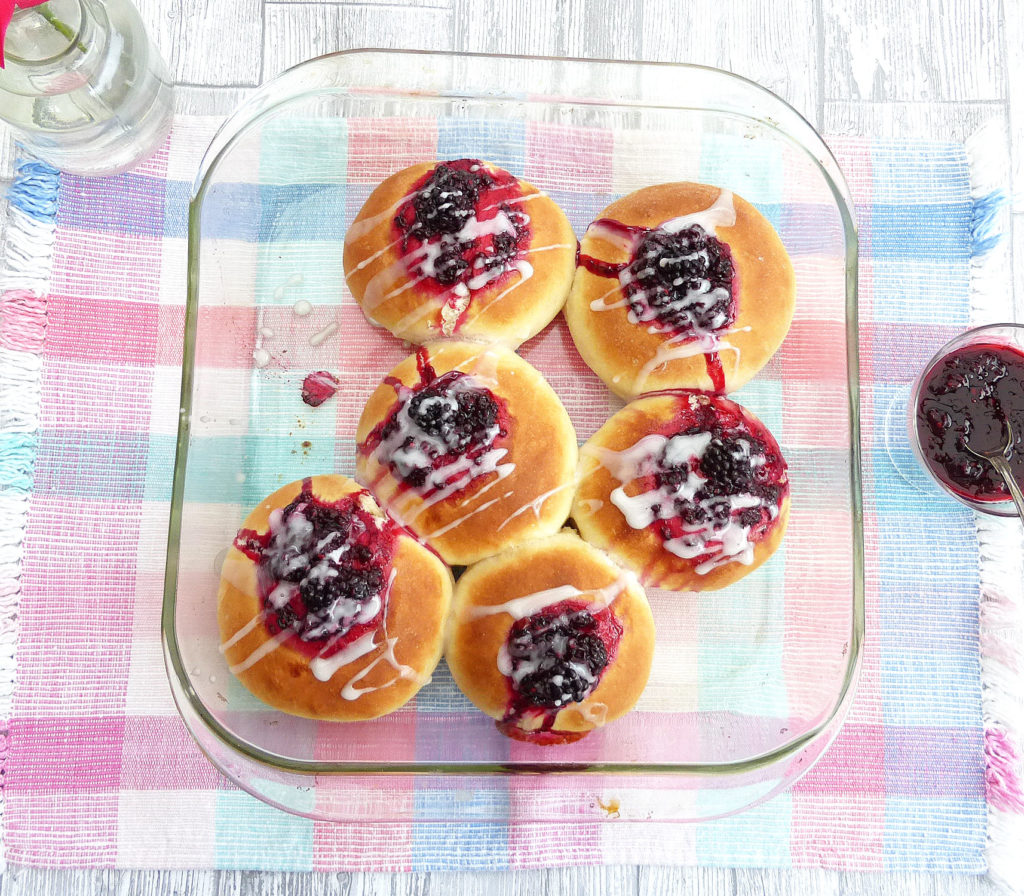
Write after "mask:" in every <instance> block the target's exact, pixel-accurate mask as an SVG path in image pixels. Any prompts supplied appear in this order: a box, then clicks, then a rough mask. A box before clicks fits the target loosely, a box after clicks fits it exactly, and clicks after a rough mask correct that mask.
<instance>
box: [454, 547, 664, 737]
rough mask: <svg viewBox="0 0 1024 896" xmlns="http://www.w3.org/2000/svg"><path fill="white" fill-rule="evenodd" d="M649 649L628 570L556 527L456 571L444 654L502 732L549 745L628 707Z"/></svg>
mask: <svg viewBox="0 0 1024 896" xmlns="http://www.w3.org/2000/svg"><path fill="white" fill-rule="evenodd" d="M653 652H654V620H653V618H652V616H651V609H650V607H649V606H648V604H647V597H646V596H645V595H644V591H643V588H641V587H640V584H639V582H637V580H636V577H635V576H634V575H633V574H632V573H630V572H627V571H626V570H624V569H622V568H621V567H619V566H618V565H617V564H615V563H613V562H612V560H611V559H610V558H609V557H608V556H607V555H606V554H605V553H604V552H603V551H599V550H597V549H596V548H594V547H592V546H591V545H589V544H587V543H586V542H584V541H583V540H582V539H581V538H580V537H579V536H578V535H576V534H575V533H574V532H572V531H570V530H564V531H562V532H560V533H558V534H557V535H553V536H551V537H549V538H545V539H538V540H534V541H529V542H524V543H521V544H518V545H515V546H514V547H512V548H510V549H509V550H507V551H505V552H504V553H501V554H499V555H497V556H496V557H490V558H488V559H487V560H482V561H480V562H479V563H477V564H476V565H474V566H471V567H470V568H469V569H468V570H466V572H465V573H463V575H462V577H461V578H460V579H459V582H458V585H457V586H456V589H455V600H454V605H453V610H452V619H451V628H450V633H449V638H448V646H447V648H446V652H445V657H446V659H447V662H448V666H449V668H450V669H451V671H452V676H453V677H454V679H455V682H456V684H457V685H458V686H459V687H460V688H461V689H462V692H463V693H464V694H465V695H466V696H467V697H468V698H469V699H470V700H471V701H472V702H473V703H474V704H475V705H476V706H477V707H478V708H479V709H481V710H483V711H484V712H485V713H487V715H489V716H491V717H492V718H494V719H497V720H498V728H499V729H500V730H501V731H502V732H503V733H505V734H507V735H509V736H510V737H514V738H516V739H518V740H524V741H529V742H532V743H536V744H541V745H547V744H558V743H569V742H571V741H574V740H578V739H579V738H580V737H583V736H584V735H585V734H586V733H587V732H588V731H591V730H593V729H594V728H597V727H599V726H601V725H604V724H605V723H606V722H611V721H612V720H613V719H617V718H619V717H620V716H622V715H624V714H625V713H626V712H628V711H629V710H630V709H631V708H632V707H633V705H634V704H635V703H636V701H637V700H638V699H639V697H640V694H641V693H642V692H643V689H644V687H645V685H646V684H647V678H648V676H649V674H650V671H651V660H652V656H653Z"/></svg>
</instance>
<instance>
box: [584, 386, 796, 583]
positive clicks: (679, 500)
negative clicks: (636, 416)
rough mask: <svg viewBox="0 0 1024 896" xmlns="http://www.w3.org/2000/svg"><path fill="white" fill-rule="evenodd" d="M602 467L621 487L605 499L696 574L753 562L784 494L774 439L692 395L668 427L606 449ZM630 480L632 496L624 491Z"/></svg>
mask: <svg viewBox="0 0 1024 896" xmlns="http://www.w3.org/2000/svg"><path fill="white" fill-rule="evenodd" d="M602 463H604V464H605V465H606V466H607V467H608V468H609V470H610V471H611V472H612V475H614V476H616V477H617V478H618V479H619V480H620V482H622V483H623V487H622V488H619V489H615V490H614V491H613V492H612V495H611V500H612V503H613V504H615V506H616V507H618V508H619V510H620V511H621V512H622V514H623V516H624V517H625V519H626V522H627V523H628V524H629V526H630V527H632V528H634V529H648V528H649V529H652V530H653V531H654V532H655V533H656V534H657V536H658V537H659V538H660V539H661V541H662V542H663V544H664V547H665V549H666V550H667V551H669V552H670V553H672V554H675V555H676V556H678V557H681V558H684V559H690V560H693V561H694V568H695V570H696V572H697V573H698V574H700V575H704V574H706V573H708V572H710V571H711V570H713V569H715V568H716V567H717V566H720V565H722V564H724V563H727V562H730V561H734V560H735V561H738V562H740V563H748V564H749V563H751V562H753V549H754V545H755V544H757V543H758V542H759V541H762V540H763V539H764V538H765V537H766V536H767V535H768V533H769V532H771V531H772V529H773V528H774V526H775V523H776V521H777V520H778V518H779V512H780V506H781V503H782V501H783V499H784V498H785V496H786V495H787V494H788V492H789V477H788V472H787V468H786V463H785V461H784V460H783V458H782V455H781V453H780V452H779V449H778V446H777V445H776V444H775V440H774V439H773V438H772V437H771V435H770V434H769V433H768V432H767V431H766V430H762V429H759V428H755V427H753V426H752V425H751V424H750V422H749V421H748V420H747V419H746V418H745V417H744V416H743V415H742V414H741V413H740V411H739V406H738V405H735V404H734V403H733V402H729V401H728V400H726V399H720V398H715V399H712V400H707V399H706V398H705V399H703V400H701V399H698V398H697V397H696V395H694V396H690V398H689V401H688V402H687V404H686V405H685V406H684V412H683V413H682V414H681V415H680V418H679V419H678V420H677V421H675V426H674V428H673V429H670V430H669V431H668V432H666V433H665V434H664V435H661V434H653V435H650V436H647V437H645V438H644V439H641V441H640V442H638V443H636V444H635V445H634V446H633V447H632V448H630V449H627V450H626V451H622V452H605V453H604V455H603V456H602ZM630 482H635V483H637V484H638V485H639V491H638V492H637V493H636V494H632V495H630V494H627V493H626V489H625V486H626V484H627V483H630ZM631 490H632V491H634V492H636V491H637V489H636V487H632V488H631Z"/></svg>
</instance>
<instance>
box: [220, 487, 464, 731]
mask: <svg viewBox="0 0 1024 896" xmlns="http://www.w3.org/2000/svg"><path fill="white" fill-rule="evenodd" d="M311 481H312V490H313V494H314V495H315V496H317V497H318V498H321V499H323V500H326V501H337V500H339V499H341V498H343V497H344V496H345V495H350V494H353V493H357V492H362V489H360V487H359V486H358V485H357V484H356V483H354V482H353V481H352V480H351V479H348V478H346V477H344V476H314V477H312V480H311ZM301 490H302V482H293V483H290V484H289V485H286V486H284V487H283V488H281V489H278V490H277V491H276V492H274V493H273V494H272V495H270V496H269V497H268V498H266V499H265V500H264V501H263V502H262V503H261V504H259V505H258V506H257V507H256V508H255V509H254V510H253V511H252V513H250V514H249V516H248V517H247V518H246V520H245V523H244V524H243V526H242V528H243V529H248V530H254V531H255V532H258V533H265V532H267V531H268V528H269V518H270V513H271V511H272V510H274V509H276V508H283V507H286V506H287V505H288V504H290V503H291V501H292V500H293V499H294V498H295V497H296V496H297V495H299V493H300V492H301ZM361 505H362V507H363V509H364V510H366V511H368V512H370V513H372V514H373V515H375V516H383V514H381V512H380V509H379V508H378V507H377V506H376V504H374V502H373V499H372V498H371V497H370V496H369V495H367V494H366V493H365V492H363V495H362V499H361ZM395 529H396V531H397V537H396V542H395V550H394V555H393V560H392V568H393V572H394V579H393V582H392V585H391V591H390V595H389V597H388V599H387V603H386V608H387V609H386V613H385V615H384V620H383V626H381V625H380V624H378V628H377V632H376V634H375V636H374V639H373V640H374V644H375V646H374V648H373V649H372V650H371V651H370V652H369V653H367V654H365V655H364V656H362V657H359V658H358V659H355V660H353V661H352V662H351V663H348V664H346V665H344V666H342V667H341V668H340V669H338V670H337V671H336V672H335V673H334V675H332V676H331V677H330V678H329V679H328V680H327V681H320V680H319V679H318V678H316V677H315V676H314V675H313V672H312V670H311V668H310V659H311V657H309V656H307V655H306V654H304V653H303V652H301V651H300V650H298V649H295V648H294V647H292V646H291V645H290V644H289V643H288V642H285V643H284V644H282V645H280V646H278V647H277V648H276V649H274V650H271V651H270V652H269V653H267V654H266V655H265V656H264V657H263V658H262V659H259V660H258V661H256V662H254V663H253V664H252V665H251V666H249V668H247V669H244V670H238V671H236V670H234V669H233V670H232V671H234V672H235V674H236V675H237V677H238V678H239V680H240V681H241V682H242V684H244V685H245V686H246V687H247V688H248V689H249V690H250V691H251V692H252V693H253V694H255V695H256V696H257V697H259V698H260V699H261V700H263V701H264V702H265V703H268V704H270V705H271V706H273V707H275V708H277V709H280V710H283V711H284V712H287V713H291V714H293V715H297V716H305V717H307V718H312V719H331V720H336V721H355V720H360V719H373V718H376V717H377V716H382V715H384V714H385V713H389V712H391V711H393V710H395V709H398V707H400V706H402V705H403V704H404V703H407V702H408V701H409V700H410V699H411V698H412V697H413V695H414V694H415V693H416V692H417V691H418V690H419V689H420V688H421V687H422V686H423V685H424V684H425V683H426V682H427V681H428V680H429V679H430V675H431V673H432V672H433V670H434V668H435V667H436V666H437V663H438V661H439V659H440V657H441V651H442V647H443V638H444V626H445V620H446V619H447V616H448V610H449V607H450V604H451V595H452V588H453V585H454V582H453V579H452V574H451V570H450V569H448V567H447V566H445V565H444V563H442V562H441V561H440V560H439V559H438V558H437V557H436V556H435V555H434V554H433V553H432V552H431V551H429V550H428V549H427V548H425V547H423V545H421V544H419V543H417V542H416V540H415V539H414V538H412V537H411V536H410V535H408V534H407V533H404V532H401V531H400V530H397V527H395ZM256 568H257V567H256V563H255V562H254V561H253V560H252V559H250V558H249V557H248V556H246V554H244V553H243V552H242V551H241V550H239V549H238V548H237V547H235V546H232V547H231V548H230V550H229V551H228V554H227V558H226V559H225V561H224V569H223V572H222V574H221V583H220V591H219V593H218V596H217V617H218V621H219V624H220V634H221V641H222V643H224V644H228V645H230V646H227V647H226V648H225V647H222V648H221V649H222V650H223V651H224V655H225V658H226V659H227V662H228V665H229V666H232V667H235V666H239V665H243V664H245V663H246V662H247V660H249V659H251V658H252V657H253V655H254V652H255V651H257V650H259V649H260V647H261V646H262V645H265V644H267V642H269V641H271V640H272V636H271V634H270V632H269V631H268V629H267V626H266V624H264V623H262V622H260V623H257V624H255V625H253V624H252V623H253V620H254V619H256V618H257V617H259V616H260V614H261V612H262V611H263V606H262V601H261V598H260V596H259V593H258V589H257V583H256V579H257V576H256ZM247 627H248V628H249V631H248V632H247V633H246V634H244V635H242V636H241V637H238V636H239V633H240V632H242V631H243V630H244V629H246V628H247ZM385 630H386V635H387V638H392V639H397V640H395V644H394V658H395V660H396V662H397V664H398V665H400V666H405V667H408V670H409V671H408V672H406V673H405V674H404V676H400V675H399V672H398V671H397V670H396V668H395V665H393V664H392V663H391V662H390V661H389V659H388V658H387V657H386V656H385V654H386V653H387V644H386V642H385V636H384V632H385ZM235 638H238V640H237V641H236V640H234V639H235ZM295 640H297V636H296V637H295ZM371 666H373V668H372V669H370V670H369V671H368V672H366V674H365V675H363V676H360V673H361V672H363V670H365V669H369V667H371ZM350 683H351V685H352V687H353V688H357V689H362V688H366V689H368V690H367V691H366V692H365V693H361V694H359V695H358V696H357V697H355V699H346V698H345V697H343V696H342V691H343V689H344V688H345V686H346V685H347V684H350Z"/></svg>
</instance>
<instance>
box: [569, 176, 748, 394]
mask: <svg viewBox="0 0 1024 896" xmlns="http://www.w3.org/2000/svg"><path fill="white" fill-rule="evenodd" d="M722 196H726V197H727V199H728V209H726V205H725V204H724V200H723V199H722ZM722 196H720V197H719V200H718V201H716V203H715V205H714V206H712V207H711V208H710V209H707V210H706V211H705V212H700V213H697V214H696V215H690V216H684V217H682V218H676V219H673V220H671V221H667V222H665V223H664V224H662V225H661V226H659V227H654V228H650V227H642V226H639V225H630V224H624V223H622V222H621V221H616V220H614V219H611V218H600V219H598V220H597V221H595V222H594V223H593V224H591V226H590V229H591V230H592V231H593V232H595V233H596V234H599V235H600V236H601V237H603V238H604V239H605V241H606V242H609V243H611V244H612V245H614V246H617V247H618V248H620V249H622V251H624V252H628V253H629V257H628V260H626V261H623V262H609V261H605V260H603V259H599V258H595V257H593V256H591V255H587V254H581V255H580V256H579V262H578V263H579V266H581V267H583V268H584V269H585V270H587V271H589V272H590V273H592V274H594V275H595V276H598V277H604V278H608V279H615V280H618V282H619V286H620V289H621V293H622V296H623V303H622V304H623V305H624V306H625V307H627V308H628V312H627V315H628V319H629V321H630V323H633V324H637V325H646V326H647V328H648V330H649V331H650V332H652V333H661V334H664V335H665V336H666V337H667V340H668V343H669V345H671V346H672V348H671V349H670V350H668V351H667V352H664V353H662V352H659V357H658V362H659V363H661V362H662V361H666V360H669V359H670V358H672V357H685V356H686V354H687V352H686V350H685V349H684V350H683V351H682V352H680V350H679V348H678V347H679V346H685V345H687V344H689V343H696V344H697V345H698V346H699V347H700V348H701V349H703V351H702V354H703V355H704V360H705V363H706V365H707V372H708V377H709V378H710V380H711V383H712V386H713V388H714V390H715V391H717V392H724V391H725V372H724V370H723V368H722V362H721V358H720V357H719V354H718V351H717V348H716V347H717V346H718V344H719V337H720V336H721V335H722V334H724V333H725V332H727V331H728V329H729V327H731V326H732V325H733V324H734V323H735V322H736V314H737V305H736V298H735V296H736V295H737V294H738V288H737V282H736V268H735V265H734V264H733V260H732V253H731V251H730V250H729V246H728V245H727V244H726V243H724V242H722V241H721V240H719V239H718V238H717V237H716V236H715V235H714V224H716V223H730V221H729V219H728V217H727V214H728V213H731V214H732V215H733V219H732V220H735V212H734V211H732V198H731V194H724V193H723V194H722ZM720 203H723V204H722V205H721V206H720ZM591 307H593V308H596V309H598V310H605V309H610V308H613V307H620V305H619V303H612V304H597V303H594V304H592V305H591Z"/></svg>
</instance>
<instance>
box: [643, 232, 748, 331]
mask: <svg viewBox="0 0 1024 896" xmlns="http://www.w3.org/2000/svg"><path fill="white" fill-rule="evenodd" d="M629 271H630V273H631V274H632V281H631V282H630V284H629V285H628V286H627V287H626V297H627V299H628V300H629V301H630V307H631V309H632V311H633V313H634V314H635V315H636V316H637V317H639V318H641V319H642V320H650V319H651V318H652V317H653V318H654V319H657V320H658V321H660V322H661V323H662V324H664V325H665V326H667V327H670V328H672V329H676V330H680V331H682V332H687V331H691V330H694V329H700V330H720V329H723V328H724V327H727V326H729V325H730V324H731V323H732V322H733V321H734V319H735V312H734V310H733V300H732V279H733V272H734V269H733V261H732V253H731V252H730V251H729V247H728V245H726V244H725V243H723V242H722V241H721V240H719V239H717V238H716V237H714V236H712V235H710V234H709V233H708V232H707V231H705V230H704V228H702V227H700V226H698V225H693V226H691V227H687V228H685V229H684V230H680V231H678V232H677V233H668V232H666V231H663V230H652V231H650V232H649V233H648V234H647V235H646V236H644V238H643V239H642V240H641V242H640V245H639V246H638V247H637V250H636V254H635V255H634V257H633V260H632V261H631V262H630V265H629ZM716 289H725V290H726V291H727V293H728V295H729V298H728V300H726V301H719V302H715V303H714V304H713V305H711V306H709V307H705V306H704V302H703V301H701V299H702V298H703V297H704V296H705V295H706V294H707V293H708V292H712V291H714V290H716Z"/></svg>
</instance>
